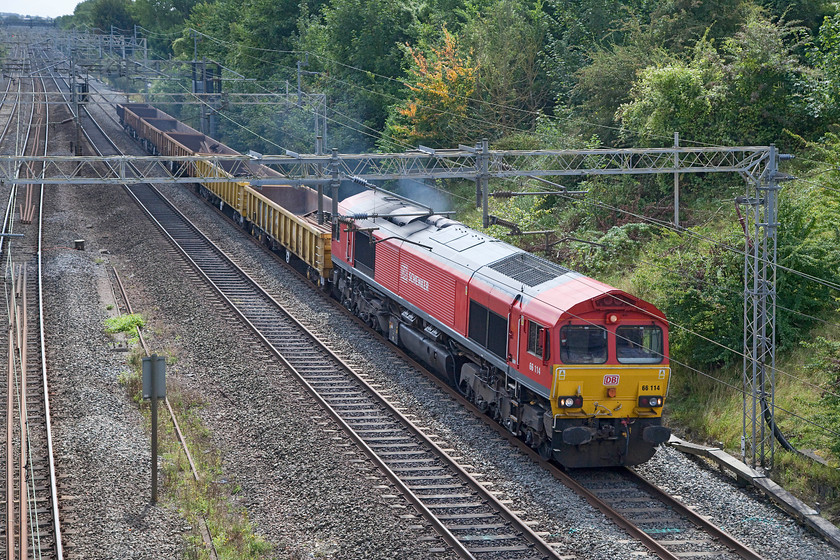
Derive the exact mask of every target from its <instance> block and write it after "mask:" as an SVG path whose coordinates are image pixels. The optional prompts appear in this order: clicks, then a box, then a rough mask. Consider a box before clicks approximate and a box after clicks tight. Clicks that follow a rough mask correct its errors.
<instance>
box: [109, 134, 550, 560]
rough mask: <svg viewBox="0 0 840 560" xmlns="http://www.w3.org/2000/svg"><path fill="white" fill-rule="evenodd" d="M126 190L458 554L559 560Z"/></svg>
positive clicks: (147, 202)
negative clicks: (552, 559) (555, 559)
mask: <svg viewBox="0 0 840 560" xmlns="http://www.w3.org/2000/svg"><path fill="white" fill-rule="evenodd" d="M102 134H103V136H104V132H103V133H102ZM126 188H127V190H128V191H129V192H130V193H131V194H132V196H133V197H134V198H135V199H136V200H137V201H138V203H139V204H140V205H141V206H142V207H143V208H144V209H145V210H146V212H147V213H148V214H149V216H150V217H151V218H152V220H153V221H154V222H155V223H156V224H157V225H158V227H160V229H161V230H162V231H163V232H164V233H165V234H166V235H167V236H168V237H169V239H170V240H171V241H172V242H173V243H174V244H175V246H176V247H177V248H178V249H179V250H180V251H181V252H182V253H183V254H184V256H185V257H186V258H187V260H188V261H189V262H190V263H191V264H192V265H193V266H194V267H195V268H196V270H197V271H198V272H199V273H200V274H201V275H202V276H203V277H204V278H205V279H206V280H207V282H208V283H209V284H210V285H211V286H212V287H213V288H214V289H215V290H216V291H217V292H218V293H219V294H220V295H221V297H222V298H223V299H224V300H225V301H226V302H227V303H228V304H229V305H230V306H231V307H232V308H233V309H234V310H235V311H236V312H237V313H238V314H239V315H240V316H241V317H242V320H243V321H244V322H245V323H246V324H247V325H248V326H249V327H250V328H251V329H252V330H253V331H254V332H255V333H256V334H257V336H258V337H259V338H260V339H261V340H262V341H263V343H264V344H265V345H266V346H267V347H268V348H269V349H271V350H272V352H274V354H275V355H276V356H277V357H278V358H279V359H280V360H281V361H283V363H284V364H285V365H286V366H287V367H288V368H289V370H290V371H291V372H292V373H294V374H295V375H296V376H297V377H298V379H299V380H300V382H301V383H302V384H303V386H304V387H305V388H306V389H307V390H308V391H309V392H310V393H311V394H312V395H313V396H314V397H315V398H316V399H317V400H318V401H320V402H321V404H322V405H323V406H324V408H325V409H326V410H327V412H328V413H329V414H330V415H331V416H333V418H334V419H335V420H336V421H337V422H338V423H339V424H340V425H341V427H342V428H343V429H344V430H345V431H346V432H347V433H348V435H349V436H350V437H351V438H352V439H353V440H354V441H355V442H356V444H357V446H359V447H360V448H361V449H362V450H363V451H364V452H365V453H366V454H367V455H368V456H369V457H370V458H371V460H372V461H373V462H374V463H375V464H377V466H378V467H379V468H380V470H382V472H383V473H384V474H385V475H386V476H387V477H388V478H389V479H390V480H391V482H392V483H393V484H394V485H395V486H396V487H397V488H398V489H399V490H400V492H401V493H402V495H403V496H404V497H405V499H406V500H407V501H409V503H411V504H412V505H413V506H414V507H415V509H416V510H417V511H418V512H419V513H420V514H421V515H422V516H423V517H424V518H425V519H426V520H427V521H428V522H429V523H430V524H431V525H432V526H433V527H434V528H435V530H436V531H437V533H438V534H439V535H440V536H441V537H442V539H443V541H444V542H445V543H446V544H447V545H448V547H449V548H450V549H451V550H453V551H454V552H455V553H457V554H458V555H459V556H461V557H463V558H482V559H483V558H487V559H493V558H500V559H508V558H518V559H522V560H525V559H537V558H560V556H558V554H557V553H556V552H555V551H554V549H553V548H552V547H551V546H549V545H548V544H547V543H545V541H543V540H542V538H540V537H539V536H538V535H537V534H536V533H534V531H533V530H531V529H530V528H529V527H528V526H527V525H526V524H525V523H523V522H522V521H521V520H520V519H519V518H518V517H517V516H516V515H515V514H514V513H513V512H511V511H510V510H509V509H508V508H507V507H505V506H504V505H503V504H502V503H501V502H500V501H499V500H498V499H497V498H496V497H495V496H494V495H493V493H492V492H490V491H488V490H487V489H485V488H484V486H483V485H482V484H481V483H479V482H478V481H477V480H475V478H473V477H472V476H471V475H470V474H468V473H467V472H466V471H465V470H464V469H463V468H462V467H461V466H460V465H458V464H457V462H456V461H455V460H454V459H453V458H452V457H450V456H449V455H448V454H447V453H446V452H445V451H444V450H443V449H441V448H440V447H438V446H437V445H436V444H435V443H434V442H433V441H432V439H431V438H429V437H427V436H426V435H424V434H423V433H422V431H421V430H420V429H418V428H417V427H415V426H414V425H412V423H411V422H410V421H409V420H408V419H407V418H405V417H404V416H403V415H402V414H400V413H399V412H398V411H397V410H396V409H394V408H393V407H392V406H391V405H390V404H389V403H388V402H387V401H386V400H385V399H384V398H383V397H382V396H381V395H379V394H378V393H377V391H376V390H375V389H374V388H373V387H371V386H369V385H368V384H367V383H366V382H365V381H364V379H363V377H362V376H360V375H358V374H357V373H356V372H354V371H353V370H352V368H351V367H350V366H348V365H347V364H345V363H344V362H343V361H342V360H341V359H340V358H339V357H337V356H335V355H334V354H333V353H332V352H331V351H330V350H328V349H327V347H326V346H324V344H323V343H321V342H320V341H318V340H317V338H316V337H315V335H313V334H312V333H310V332H309V331H308V330H307V329H306V328H305V327H303V326H302V325H301V324H300V323H298V322H297V321H296V320H295V319H294V318H293V317H292V316H291V315H290V314H289V313H287V312H286V311H285V310H284V309H283V308H282V306H280V304H279V303H277V302H276V301H274V300H273V299H272V298H271V297H270V296H269V295H268V294H266V293H265V292H264V291H263V290H262V289H261V288H260V287H259V286H258V285H257V284H256V283H255V282H254V281H253V280H252V279H251V278H250V277H249V276H248V275H247V274H246V273H244V272H243V271H241V270H240V269H239V268H238V267H237V266H236V265H234V264H233V263H232V262H231V261H230V259H228V258H227V257H226V256H225V255H224V254H223V253H222V251H221V250H219V249H218V248H217V247H216V246H215V245H214V244H213V243H212V242H210V241H209V240H208V239H207V238H206V237H204V236H203V234H201V233H200V232H199V230H198V229H197V228H195V227H194V226H193V225H192V224H190V223H189V221H188V220H187V219H186V218H185V217H184V216H182V215H181V214H180V213H179V212H178V211H177V210H176V209H175V208H174V207H173V206H172V205H171V204H169V203H168V202H167V201H166V200H165V199H164V198H163V197H162V196H161V195H160V194H159V193H158V191H157V190H156V189H154V188H153V187H152V186H150V185H144V184H135V185H128V186H126ZM443 550H445V548H441V551H443Z"/></svg>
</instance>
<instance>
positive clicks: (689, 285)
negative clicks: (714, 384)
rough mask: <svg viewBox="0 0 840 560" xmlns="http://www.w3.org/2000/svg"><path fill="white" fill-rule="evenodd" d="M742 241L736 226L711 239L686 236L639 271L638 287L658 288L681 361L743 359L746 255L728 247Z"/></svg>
mask: <svg viewBox="0 0 840 560" xmlns="http://www.w3.org/2000/svg"><path fill="white" fill-rule="evenodd" d="M675 241H677V240H676V239H675ZM739 246H740V247H743V236H742V235H740V234H739V232H738V231H737V230H736V229H734V228H733V229H732V230H730V231H729V232H727V233H726V234H725V235H724V236H721V237H718V238H717V240H716V242H715V241H713V242H712V243H708V242H702V241H699V240H697V239H692V238H691V237H686V238H684V239H683V240H682V241H681V242H679V243H676V244H674V245H672V246H671V247H669V248H667V249H666V251H665V252H664V253H662V254H659V255H656V256H649V257H648V260H649V262H650V261H651V260H653V261H654V262H655V264H654V265H649V268H648V269H647V270H646V271H645V273H642V274H639V275H638V276H637V280H636V284H637V285H639V288H640V289H643V290H646V289H652V290H654V291H655V292H656V294H658V299H657V300H656V303H657V305H658V306H659V307H660V309H662V310H663V311H664V312H665V315H666V316H667V317H668V320H669V321H670V323H671V328H670V330H669V333H670V335H669V336H670V346H671V354H672V356H673V357H674V359H675V360H676V361H677V362H678V363H687V364H690V365H691V366H692V367H696V368H700V369H706V368H708V367H709V366H720V365H723V364H726V363H732V362H736V361H737V360H740V359H741V358H740V355H739V354H737V352H741V350H742V346H743V323H742V321H741V320H740V318H741V317H742V316H743V309H744V303H743V301H744V300H743V292H744V260H743V256H741V255H740V254H738V253H737V251H733V250H731V249H730V247H739ZM730 349H731V350H730Z"/></svg>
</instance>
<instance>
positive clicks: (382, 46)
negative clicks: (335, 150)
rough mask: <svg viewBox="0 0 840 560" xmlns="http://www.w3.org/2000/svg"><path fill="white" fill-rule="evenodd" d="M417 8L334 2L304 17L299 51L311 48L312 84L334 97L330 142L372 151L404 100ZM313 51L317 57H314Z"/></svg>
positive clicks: (389, 2) (387, 0) (381, 1)
mask: <svg viewBox="0 0 840 560" xmlns="http://www.w3.org/2000/svg"><path fill="white" fill-rule="evenodd" d="M417 8H418V6H416V5H413V4H406V3H404V2H400V1H397V0H370V1H363V0H333V1H332V2H330V4H329V5H327V6H324V7H323V8H322V9H321V11H320V13H318V14H314V13H313V14H311V15H306V16H305V17H304V16H302V17H301V24H300V26H299V32H300V43H299V47H298V48H299V50H304V51H308V52H309V53H310V58H309V67H308V69H309V71H313V72H320V73H321V74H320V75H319V76H316V77H314V78H312V82H310V83H311V84H313V87H316V88H318V89H320V90H321V91H326V93H327V94H328V95H329V98H330V114H331V116H332V119H333V120H332V123H333V124H332V133H331V138H332V140H330V144H331V146H336V147H339V148H341V149H342V150H347V151H365V150H369V149H370V148H371V147H372V145H373V144H374V143H375V141H376V140H378V138H379V133H380V132H381V131H382V130H383V129H384V126H385V120H386V118H387V116H388V107H389V106H390V105H391V104H393V103H395V102H398V101H399V100H400V97H399V96H400V94H401V93H402V87H401V83H400V82H399V81H398V80H397V78H399V77H400V76H401V75H402V63H403V60H404V54H403V51H402V48H401V45H405V44H406V43H408V44H412V43H413V42H414V40H415V38H416V37H417V35H418V33H419V26H418V20H417V13H416V9H417ZM313 55H314V56H313Z"/></svg>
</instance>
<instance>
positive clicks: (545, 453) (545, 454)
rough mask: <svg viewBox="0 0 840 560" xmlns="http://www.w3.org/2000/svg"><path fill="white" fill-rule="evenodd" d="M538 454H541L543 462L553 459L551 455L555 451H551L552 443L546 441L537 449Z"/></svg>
mask: <svg viewBox="0 0 840 560" xmlns="http://www.w3.org/2000/svg"><path fill="white" fill-rule="evenodd" d="M537 452H538V453H539V454H540V458H541V459H542V460H543V461H548V460H549V459H551V454H552V452H553V450H552V449H551V441H550V440H548V439H546V440H545V441H543V442H542V443H541V444H540V447H539V448H538V449H537Z"/></svg>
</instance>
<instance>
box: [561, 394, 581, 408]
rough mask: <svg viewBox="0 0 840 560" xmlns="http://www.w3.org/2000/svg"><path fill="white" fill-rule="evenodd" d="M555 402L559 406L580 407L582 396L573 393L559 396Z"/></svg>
mask: <svg viewBox="0 0 840 560" xmlns="http://www.w3.org/2000/svg"><path fill="white" fill-rule="evenodd" d="M557 404H558V405H559V406H560V407H561V408H580V407H582V406H583V397H581V396H580V395H575V396H573V397H560V398H558V399H557Z"/></svg>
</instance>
